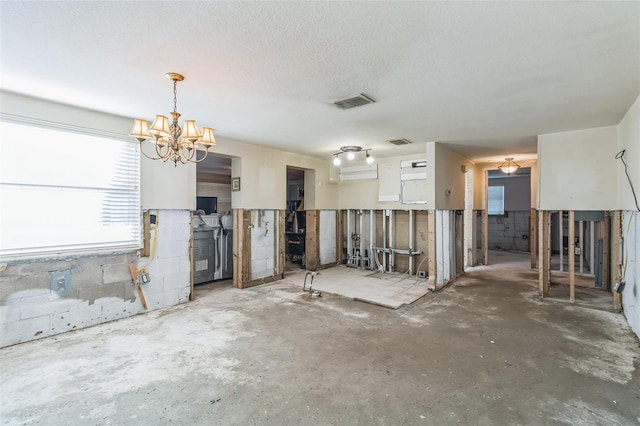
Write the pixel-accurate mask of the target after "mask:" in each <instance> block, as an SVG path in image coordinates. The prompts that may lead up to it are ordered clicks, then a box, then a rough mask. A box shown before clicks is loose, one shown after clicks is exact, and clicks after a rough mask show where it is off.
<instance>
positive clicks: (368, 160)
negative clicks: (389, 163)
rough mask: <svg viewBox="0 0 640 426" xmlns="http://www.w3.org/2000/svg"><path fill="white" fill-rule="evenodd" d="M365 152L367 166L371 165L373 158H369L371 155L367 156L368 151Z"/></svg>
mask: <svg viewBox="0 0 640 426" xmlns="http://www.w3.org/2000/svg"><path fill="white" fill-rule="evenodd" d="M366 152H367V155H366V158H367V164H372V163H373V161H374V159H373V157H372V156H371V154H369V150H367V151H366Z"/></svg>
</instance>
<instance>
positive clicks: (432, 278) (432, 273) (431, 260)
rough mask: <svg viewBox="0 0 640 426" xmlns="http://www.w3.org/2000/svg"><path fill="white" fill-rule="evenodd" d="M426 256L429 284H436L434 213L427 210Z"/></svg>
mask: <svg viewBox="0 0 640 426" xmlns="http://www.w3.org/2000/svg"><path fill="white" fill-rule="evenodd" d="M427 236H428V241H427V248H428V251H427V256H428V260H427V262H428V271H427V273H428V274H429V282H430V283H432V284H433V285H435V284H436V212H435V210H429V211H428V212H427Z"/></svg>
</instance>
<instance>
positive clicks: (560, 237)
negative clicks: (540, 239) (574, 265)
mask: <svg viewBox="0 0 640 426" xmlns="http://www.w3.org/2000/svg"><path fill="white" fill-rule="evenodd" d="M563 213H564V211H562V210H560V211H559V212H558V246H559V247H560V250H558V251H559V254H560V266H559V268H558V270H559V271H560V272H563V271H564V221H563V219H562V216H563ZM567 239H569V237H567ZM570 244H571V242H569V244H568V245H567V256H569V247H570ZM567 259H568V257H567Z"/></svg>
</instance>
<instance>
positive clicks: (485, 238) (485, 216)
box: [482, 209, 489, 265]
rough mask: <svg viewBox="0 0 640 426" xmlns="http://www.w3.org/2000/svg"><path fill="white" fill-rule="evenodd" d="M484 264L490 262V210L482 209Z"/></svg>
mask: <svg viewBox="0 0 640 426" xmlns="http://www.w3.org/2000/svg"><path fill="white" fill-rule="evenodd" d="M482 264H483V265H488V264H489V211H488V210H487V209H484V210H482Z"/></svg>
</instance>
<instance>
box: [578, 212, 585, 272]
mask: <svg viewBox="0 0 640 426" xmlns="http://www.w3.org/2000/svg"><path fill="white" fill-rule="evenodd" d="M578 241H579V242H580V250H579V251H580V273H581V274H584V221H582V220H581V221H580V222H579V225H578Z"/></svg>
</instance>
